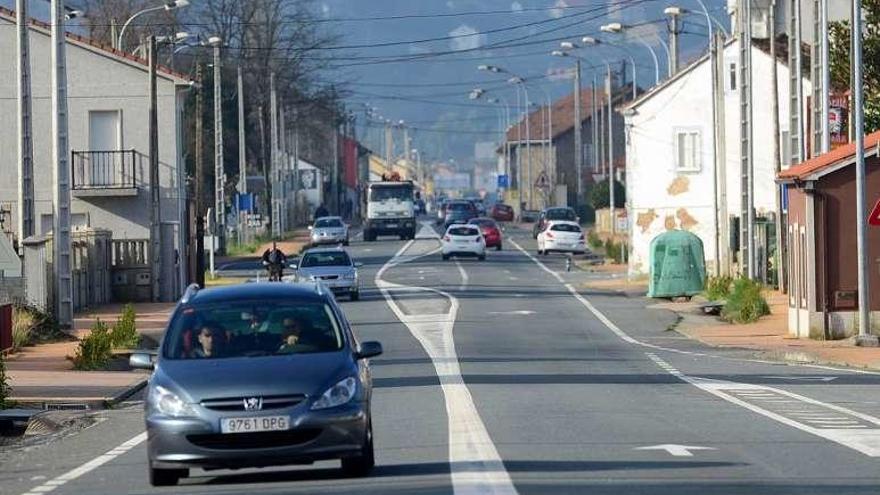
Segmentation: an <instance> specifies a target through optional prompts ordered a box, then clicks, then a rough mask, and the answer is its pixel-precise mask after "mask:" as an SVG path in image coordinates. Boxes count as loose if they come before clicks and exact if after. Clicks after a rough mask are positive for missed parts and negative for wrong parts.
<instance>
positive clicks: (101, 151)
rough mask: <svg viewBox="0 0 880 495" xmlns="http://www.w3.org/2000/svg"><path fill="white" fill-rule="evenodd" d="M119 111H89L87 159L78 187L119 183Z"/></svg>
mask: <svg viewBox="0 0 880 495" xmlns="http://www.w3.org/2000/svg"><path fill="white" fill-rule="evenodd" d="M120 113H121V112H120V111H118V110H93V111H90V112H89V151H90V152H91V153H89V158H88V166H86V167H84V169H83V170H82V172H83V174H84V175H83V177H82V178H81V179H82V182H81V184H83V185H89V186H98V187H108V186H113V185H115V184H120V183H121V182H122V180H121V179H122V177H121V173H122V169H121V167H120V166H119V164H120V163H121V158H122V157H121V156H120V154H119V153H118V151H119V150H121V149H122V128H121V125H120V121H121V119H120Z"/></svg>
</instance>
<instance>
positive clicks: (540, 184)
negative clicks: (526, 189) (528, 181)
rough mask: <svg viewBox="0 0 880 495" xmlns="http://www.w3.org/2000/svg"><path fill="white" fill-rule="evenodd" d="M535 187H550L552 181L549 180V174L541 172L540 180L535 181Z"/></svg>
mask: <svg viewBox="0 0 880 495" xmlns="http://www.w3.org/2000/svg"><path fill="white" fill-rule="evenodd" d="M535 187H540V188H542V189H543V188H547V187H550V181H549V180H548V179H547V172H541V174H540V175H538V180H536V181H535Z"/></svg>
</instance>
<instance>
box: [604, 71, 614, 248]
mask: <svg viewBox="0 0 880 495" xmlns="http://www.w3.org/2000/svg"><path fill="white" fill-rule="evenodd" d="M606 68H607V69H608V76H607V79H605V90H606V91H607V92H608V207H609V208H610V209H611V210H610V212H611V239H612V240H613V239H614V235H615V233H616V231H617V225H616V224H617V219H616V218H615V216H614V175H615V170H614V121H613V118H614V110H613V109H612V105H613V101H612V100H613V99H614V98H613V96H612V87H611V66H610V65H607V66H606Z"/></svg>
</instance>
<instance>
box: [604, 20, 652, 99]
mask: <svg viewBox="0 0 880 495" xmlns="http://www.w3.org/2000/svg"><path fill="white" fill-rule="evenodd" d="M599 29H600V30H602V32H605V33H611V34H621V33H623V31H624V29H625V27H624V26H623V24H621V23H619V22H612V23H610V24H605V25H604V26H602V27H600V28H599ZM635 39H636V41H638V42H639V43H641V44H642V45H644V46H645V47H646V48H647V49H648V51H649V52H651V58H652V59H653V60H654V84H660V62H659V60H658V59H657V52H656V51H654V48H653V47H652V46H651V45H650V44H649V43H648V42H646V41H645V40H643V39H642V38H640V37H637V38H635Z"/></svg>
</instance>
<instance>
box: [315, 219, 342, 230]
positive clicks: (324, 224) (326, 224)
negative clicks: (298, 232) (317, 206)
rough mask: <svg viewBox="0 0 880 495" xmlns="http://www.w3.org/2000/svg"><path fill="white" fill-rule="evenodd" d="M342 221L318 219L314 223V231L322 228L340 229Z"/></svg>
mask: <svg viewBox="0 0 880 495" xmlns="http://www.w3.org/2000/svg"><path fill="white" fill-rule="evenodd" d="M342 226H343V225H342V220H340V219H338V218H319V219H318V221H317V222H315V228H316V229H322V228H332V227H342Z"/></svg>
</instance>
